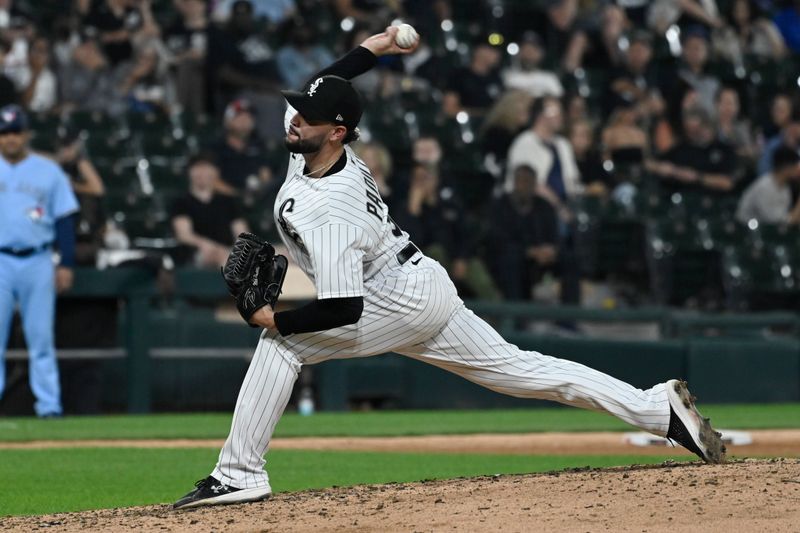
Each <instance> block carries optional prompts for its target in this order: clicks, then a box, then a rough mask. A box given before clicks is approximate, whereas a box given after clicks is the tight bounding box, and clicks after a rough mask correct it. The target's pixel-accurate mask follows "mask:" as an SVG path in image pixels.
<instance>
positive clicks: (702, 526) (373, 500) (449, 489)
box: [3, 459, 800, 533]
mask: <svg viewBox="0 0 800 533" xmlns="http://www.w3.org/2000/svg"><path fill="white" fill-rule="evenodd" d="M798 502H800V460H798V459H768V460H767V459H764V460H751V459H747V460H741V461H735V462H732V463H728V464H724V465H713V466H712V465H704V464H700V463H688V464H687V463H680V464H664V465H659V466H633V467H620V468H609V469H584V470H581V469H577V470H568V471H561V472H554V473H547V474H525V475H503V476H493V477H480V478H472V479H454V480H442V481H431V482H421V483H403V484H387V485H367V486H358V487H348V488H335V489H326V490H316V491H304V492H297V493H289V494H277V495H275V496H274V497H273V498H272V499H271V500H269V501H266V502H260V503H254V504H243V505H232V506H228V507H214V508H205V509H203V508H200V509H197V510H193V511H173V510H172V509H171V508H170V507H168V506H149V507H140V508H129V509H110V510H102V511H87V512H83V513H68V514H59V515H50V516H38V517H16V518H8V519H5V520H3V529H4V530H14V531H32V530H39V531H48V532H50V531H74V532H85V531H89V530H93V531H109V532H122V531H124V532H126V533H128V532H130V531H276V532H291V531H309V532H315V533H318V532H322V531H325V532H328V531H330V532H334V531H335V532H339V531H365V532H366V531H380V532H393V531H469V532H474V531H504V532H505V531H508V532H511V531H518V532H528V531H564V532H573V531H637V532H640V531H648V532H654V531H665V532H666V531H668V532H669V533H677V532H681V531H686V532H689V531H703V532H720V533H730V532H731V531H771V532H779V531H797V527H798V524H800V504H798Z"/></svg>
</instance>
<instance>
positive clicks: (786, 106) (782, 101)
mask: <svg viewBox="0 0 800 533" xmlns="http://www.w3.org/2000/svg"><path fill="white" fill-rule="evenodd" d="M794 107H795V106H794V103H793V102H792V97H791V96H789V95H788V94H786V93H778V94H776V95H775V96H774V97H773V98H772V103H771V105H770V108H769V117H768V119H769V122H768V123H766V124H764V126H763V132H762V133H763V135H764V138H765V139H771V138H772V137H774V136H775V135H777V134H778V133H780V132H781V130H783V128H784V127H785V126H786V125H787V124H788V123H789V122H791V121H792V115H793V114H794Z"/></svg>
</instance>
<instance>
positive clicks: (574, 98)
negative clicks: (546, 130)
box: [564, 93, 591, 124]
mask: <svg viewBox="0 0 800 533" xmlns="http://www.w3.org/2000/svg"><path fill="white" fill-rule="evenodd" d="M564 107H565V109H566V114H567V118H566V123H567V124H573V123H575V122H580V121H581V120H591V117H590V116H589V112H590V110H589V103H588V102H587V101H586V98H584V97H583V96H581V95H580V94H579V93H570V94H568V95H567V98H566V103H565V104H564Z"/></svg>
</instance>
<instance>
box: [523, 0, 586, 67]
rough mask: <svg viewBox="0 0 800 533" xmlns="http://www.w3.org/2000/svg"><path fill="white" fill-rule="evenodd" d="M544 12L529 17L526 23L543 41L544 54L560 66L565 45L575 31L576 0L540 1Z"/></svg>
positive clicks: (576, 16)
mask: <svg viewBox="0 0 800 533" xmlns="http://www.w3.org/2000/svg"><path fill="white" fill-rule="evenodd" d="M541 5H542V9H543V11H544V13H543V14H542V15H540V16H536V17H531V19H530V20H529V21H527V22H528V24H529V25H530V26H531V28H530V29H533V30H535V31H536V33H538V34H539V35H540V36H541V37H542V40H543V41H544V47H545V50H546V54H545V56H547V57H549V58H553V60H554V61H555V64H556V65H558V66H559V67H560V66H561V60H562V59H563V58H564V55H565V52H566V50H567V46H568V45H569V43H570V41H571V39H572V35H573V33H574V32H575V26H576V22H577V18H578V0H545V1H544V2H542V3H541Z"/></svg>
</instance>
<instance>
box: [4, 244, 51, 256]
mask: <svg viewBox="0 0 800 533" xmlns="http://www.w3.org/2000/svg"><path fill="white" fill-rule="evenodd" d="M48 248H50V245H49V244H43V245H41V246H35V247H33V248H0V254H7V255H13V256H14V257H28V256H29V255H33V254H37V253H39V252H43V251H45V250H47V249H48Z"/></svg>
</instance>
